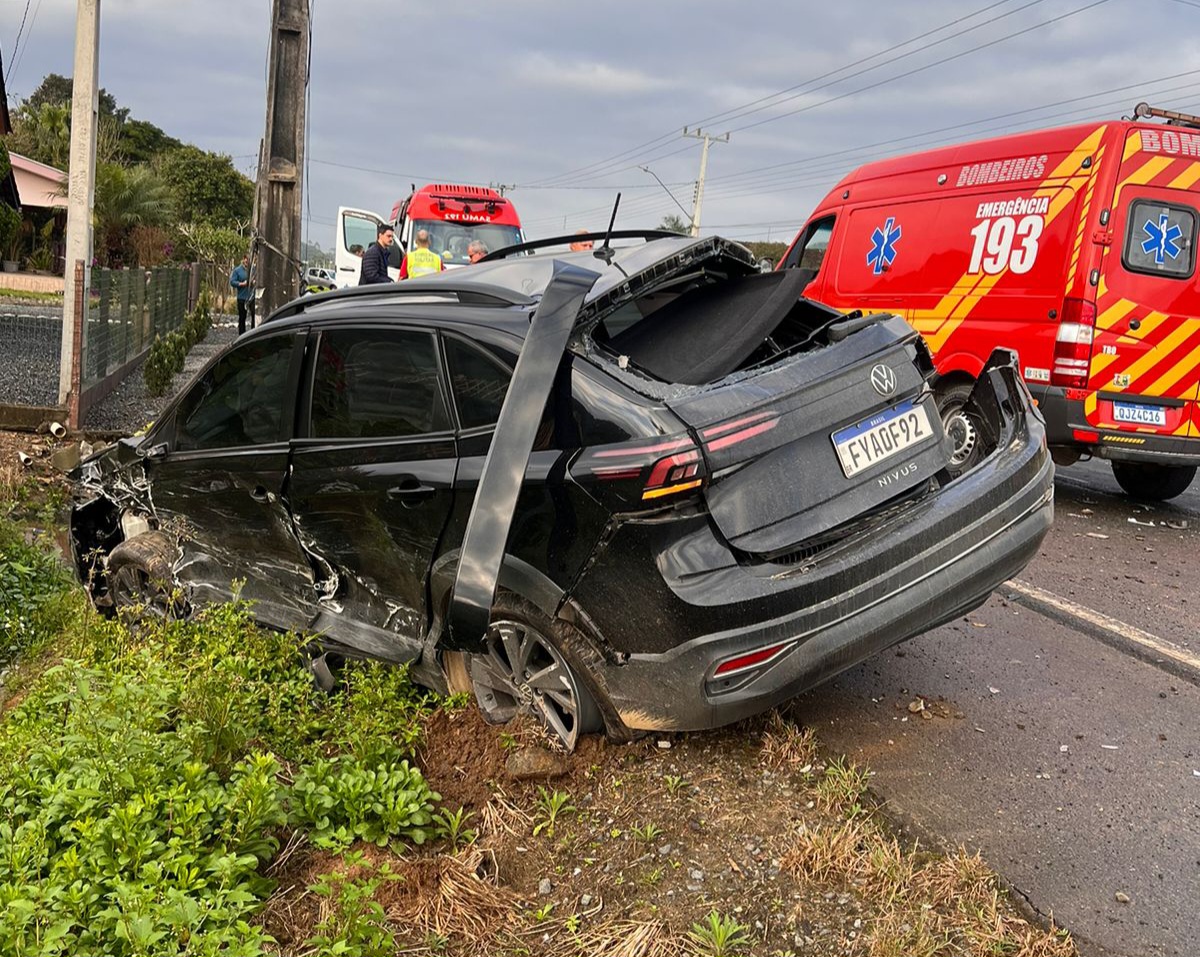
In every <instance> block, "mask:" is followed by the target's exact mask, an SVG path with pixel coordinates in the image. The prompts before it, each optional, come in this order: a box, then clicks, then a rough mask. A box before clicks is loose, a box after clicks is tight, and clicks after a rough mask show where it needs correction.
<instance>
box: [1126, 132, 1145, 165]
mask: <svg viewBox="0 0 1200 957" xmlns="http://www.w3.org/2000/svg"><path fill="white" fill-rule="evenodd" d="M1141 148H1142V138H1141V137H1140V136H1138V133H1137V130H1130V132H1129V135H1128V136H1127V137H1126V138H1125V155H1124V156H1123V157H1122V158H1121V163H1122V164H1124V163H1126V162H1128V160H1129V158H1130V157H1131V156H1133V154H1134V153H1137V152H1140V151H1141Z"/></svg>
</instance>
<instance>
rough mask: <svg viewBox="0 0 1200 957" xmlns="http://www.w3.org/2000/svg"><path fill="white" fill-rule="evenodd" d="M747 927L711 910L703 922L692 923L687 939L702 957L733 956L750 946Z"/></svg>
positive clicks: (743, 951)
mask: <svg viewBox="0 0 1200 957" xmlns="http://www.w3.org/2000/svg"><path fill="white" fill-rule="evenodd" d="M749 929H750V928H749V927H746V926H744V925H743V924H739V923H738V922H737V920H736V919H734V918H733V917H726V916H725V915H724V914H722V913H721V912H720V911H716V910H714V911H711V912H710V913H709V915H708V917H707V918H705V919H704V921H703V922H700V923H696V924H692V929H691V930H689V931H688V940H689V941H691V944H692V948H693V950H694V952H695V953H696V954H697V955H702V957H735V955H737V954H743V953H746V952H747V950H748V949H749V947H750V937H749V934H748V933H747V932H748V931H749Z"/></svg>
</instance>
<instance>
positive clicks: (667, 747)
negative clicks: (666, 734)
mask: <svg viewBox="0 0 1200 957" xmlns="http://www.w3.org/2000/svg"><path fill="white" fill-rule="evenodd" d="M658 746H659V747H660V748H662V750H664V751H669V750H670V749H671V742H670V741H666V740H662V741H659V742H658Z"/></svg>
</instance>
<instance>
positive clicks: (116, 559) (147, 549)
mask: <svg viewBox="0 0 1200 957" xmlns="http://www.w3.org/2000/svg"><path fill="white" fill-rule="evenodd" d="M174 554H175V546H174V544H173V543H172V542H171V540H170V538H168V537H167V536H166V535H165V534H163V533H162V532H147V533H145V534H143V535H137V536H135V537H134V538H131V539H129V540H128V541H125V542H122V543H121V544H120V545H118V546H117V547H116V548H114V549H113V550H112V552H111V553H109V556H108V564H107V567H106V573H107V578H108V592H109V595H110V596H111V598H112V603H113V611H115V612H116V613H118V614H121V613H125V614H131V615H133V616H134V617H138V618H141V617H147V618H182V617H184V615H185V614H186V606H185V604H184V602H183V600H182V598H181V596H180V593H179V589H178V588H177V587H176V585H175V576H174V574H173V572H172V564H173V559H174Z"/></svg>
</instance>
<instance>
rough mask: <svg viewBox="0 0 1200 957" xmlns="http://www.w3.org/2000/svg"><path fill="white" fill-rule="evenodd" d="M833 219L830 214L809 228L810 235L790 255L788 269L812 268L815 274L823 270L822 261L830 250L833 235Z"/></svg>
mask: <svg viewBox="0 0 1200 957" xmlns="http://www.w3.org/2000/svg"><path fill="white" fill-rule="evenodd" d="M833 220H834V217H833V216H829V217H827V218H825V219H822V220H820V221H819V222H816V223H813V225H812V226H810V227H809V228H808V235H807V236H805V237H804V239H803V240H802V241H800V242H798V243H797V244H796V246H795V248H794V249H792V252H791V255H790V256H788V261H787V268H788V269H791V268H793V267H798V268H800V269H811V270H812V271H813V275H816V274H817V273H818V272H820V271H821V263H822V262H824V261H825V253H826V252H827V251H828V250H829V237H830V236H832V235H833Z"/></svg>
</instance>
